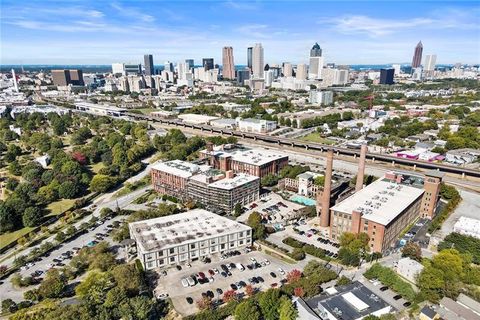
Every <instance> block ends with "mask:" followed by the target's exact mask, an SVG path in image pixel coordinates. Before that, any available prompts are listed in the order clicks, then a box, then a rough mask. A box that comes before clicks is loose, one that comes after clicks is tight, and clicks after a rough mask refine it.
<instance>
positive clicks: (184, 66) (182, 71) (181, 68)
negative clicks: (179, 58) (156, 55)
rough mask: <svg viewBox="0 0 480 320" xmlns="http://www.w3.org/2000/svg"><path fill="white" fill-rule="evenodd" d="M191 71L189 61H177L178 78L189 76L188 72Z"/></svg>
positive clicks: (182, 78)
mask: <svg viewBox="0 0 480 320" xmlns="http://www.w3.org/2000/svg"><path fill="white" fill-rule="evenodd" d="M189 72H190V68H189V67H188V63H187V62H179V63H177V73H178V79H179V80H184V79H186V78H187V73H189Z"/></svg>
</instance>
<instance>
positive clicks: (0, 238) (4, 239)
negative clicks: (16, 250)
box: [0, 227, 33, 248]
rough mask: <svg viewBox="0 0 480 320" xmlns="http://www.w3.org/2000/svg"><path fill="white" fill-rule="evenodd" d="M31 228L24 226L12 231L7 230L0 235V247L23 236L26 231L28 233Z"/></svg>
mask: <svg viewBox="0 0 480 320" xmlns="http://www.w3.org/2000/svg"><path fill="white" fill-rule="evenodd" d="M32 229H33V228H30V227H25V228H23V229H20V230H17V231H14V232H8V233H4V234H2V235H0V248H3V247H5V246H7V245H9V244H10V243H12V242H13V241H15V240H17V239H19V238H21V237H23V236H24V235H26V234H27V233H29V232H30V231H31V230H32Z"/></svg>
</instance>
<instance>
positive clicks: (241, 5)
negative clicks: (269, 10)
mask: <svg viewBox="0 0 480 320" xmlns="http://www.w3.org/2000/svg"><path fill="white" fill-rule="evenodd" d="M223 5H224V6H226V7H228V8H232V9H235V10H256V9H258V6H257V5H256V4H255V3H246V2H239V1H233V0H228V1H225V2H224V3H223Z"/></svg>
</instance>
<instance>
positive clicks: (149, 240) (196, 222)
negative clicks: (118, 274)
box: [128, 209, 252, 270]
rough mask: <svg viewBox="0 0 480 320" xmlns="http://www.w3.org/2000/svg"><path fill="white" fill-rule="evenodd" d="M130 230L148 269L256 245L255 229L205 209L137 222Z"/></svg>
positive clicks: (130, 226)
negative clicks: (253, 234)
mask: <svg viewBox="0 0 480 320" xmlns="http://www.w3.org/2000/svg"><path fill="white" fill-rule="evenodd" d="M128 227H129V230H130V237H131V238H132V239H133V240H135V242H136V246H137V257H138V259H140V261H141V263H142V265H143V266H144V268H145V269H146V270H150V269H155V268H169V267H173V266H175V265H177V264H181V263H187V262H189V261H195V260H198V259H201V258H204V257H208V256H211V255H214V254H221V253H224V252H228V251H233V250H238V249H240V248H244V247H247V246H250V245H252V228H250V227H249V226H246V225H244V224H241V223H239V222H236V221H234V220H230V219H227V218H225V217H222V216H219V215H216V214H214V213H212V212H209V211H206V210H203V209H194V210H190V211H187V212H183V213H179V214H174V215H170V216H166V217H160V218H155V219H149V220H143V221H138V222H133V223H130V224H129V225H128Z"/></svg>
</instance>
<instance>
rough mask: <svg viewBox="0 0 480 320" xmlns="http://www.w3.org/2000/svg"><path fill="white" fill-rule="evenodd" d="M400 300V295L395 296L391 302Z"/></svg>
mask: <svg viewBox="0 0 480 320" xmlns="http://www.w3.org/2000/svg"><path fill="white" fill-rule="evenodd" d="M400 299H402V295H400V294H397V295H396V296H394V297H393V300H400Z"/></svg>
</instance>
